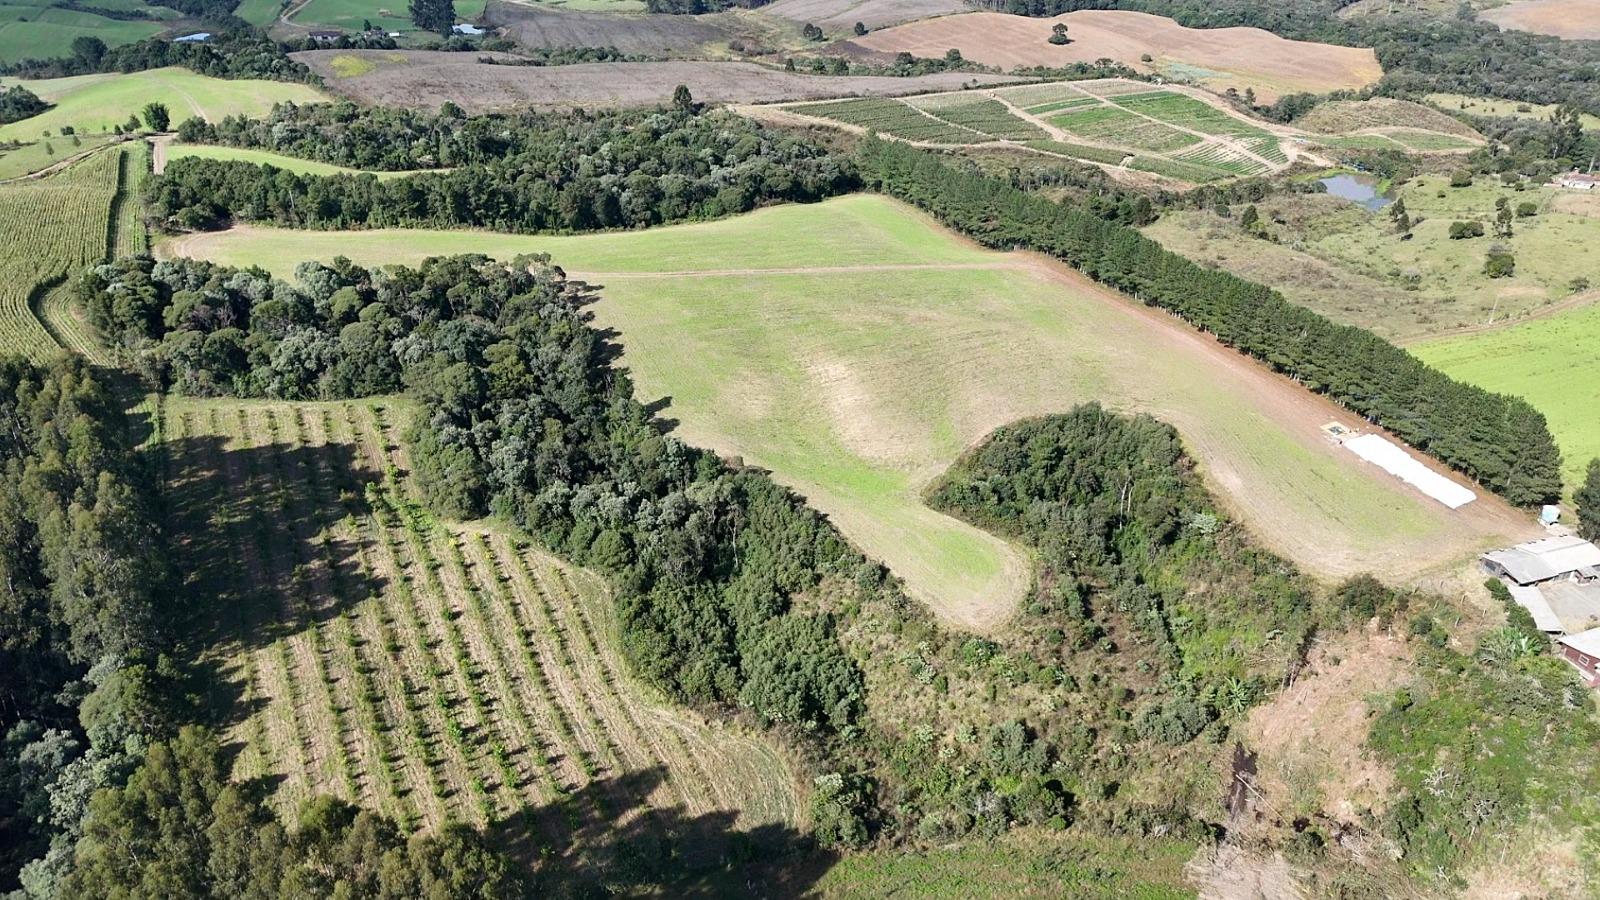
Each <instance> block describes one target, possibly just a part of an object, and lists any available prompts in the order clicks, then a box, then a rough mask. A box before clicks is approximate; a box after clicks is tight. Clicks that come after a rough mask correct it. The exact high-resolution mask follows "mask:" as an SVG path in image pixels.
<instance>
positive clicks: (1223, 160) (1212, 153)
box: [1173, 144, 1267, 175]
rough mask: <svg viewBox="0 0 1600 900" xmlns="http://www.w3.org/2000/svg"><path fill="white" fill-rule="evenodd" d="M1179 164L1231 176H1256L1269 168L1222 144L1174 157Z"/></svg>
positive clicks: (1201, 147) (1203, 146)
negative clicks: (1202, 167) (1208, 169)
mask: <svg viewBox="0 0 1600 900" xmlns="http://www.w3.org/2000/svg"><path fill="white" fill-rule="evenodd" d="M1173 158H1174V160H1176V161H1179V162H1186V163H1190V164H1193V165H1200V166H1205V167H1207V168H1211V169H1216V170H1218V171H1221V172H1224V173H1227V174H1230V175H1255V174H1258V173H1261V172H1264V171H1266V169H1267V167H1266V166H1264V165H1262V164H1261V163H1259V162H1257V161H1256V160H1253V159H1250V158H1249V157H1247V156H1243V155H1241V154H1239V153H1237V152H1236V151H1234V150H1231V149H1229V148H1228V147H1224V146H1222V145H1221V144H1205V145H1202V146H1200V147H1196V148H1195V149H1193V150H1189V151H1186V152H1183V153H1179V154H1177V155H1176V156H1175V157H1173Z"/></svg>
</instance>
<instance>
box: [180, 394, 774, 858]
mask: <svg viewBox="0 0 1600 900" xmlns="http://www.w3.org/2000/svg"><path fill="white" fill-rule="evenodd" d="M163 415H164V419H165V423H166V426H165V427H166V432H165V434H166V441H167V443H166V446H167V450H168V461H169V462H168V472H167V476H168V483H169V485H170V487H171V490H172V497H173V499H174V520H173V522H172V523H171V524H172V528H173V531H174V533H175V534H178V535H180V536H181V539H182V541H183V544H184V547H185V552H186V553H187V554H188V556H189V558H191V559H195V560H199V561H200V568H199V569H198V570H197V571H196V572H195V573H194V574H193V575H192V576H191V579H190V582H189V584H187V585H186V588H187V589H188V591H189V593H190V594H191V595H192V596H196V597H200V598H204V605H203V606H202V607H201V608H200V609H199V610H198V615H197V616H196V619H197V621H200V622H202V623H204V624H203V626H202V628H203V629H205V630H204V640H205V641H206V646H207V647H208V648H209V651H208V653H207V656H208V658H209V659H211V660H212V662H213V663H214V664H215V667H216V670H217V676H218V677H217V678H216V680H215V682H214V688H213V693H214V696H213V698H212V699H213V701H214V706H215V707H216V708H217V709H218V710H220V711H222V714H223V718H224V720H225V721H226V723H227V724H226V727H227V733H228V735H229V736H230V737H231V738H232V740H233V741H234V742H235V744H236V745H237V746H238V747H240V748H241V752H240V755H239V756H238V758H237V760H236V763H235V770H236V771H235V774H236V775H238V776H239V777H241V778H258V777H259V778H265V779H267V780H268V782H269V783H271V784H273V785H274V794H273V800H274V803H275V805H276V806H278V807H279V809H280V811H281V812H283V813H285V814H288V815H291V816H292V815H293V814H294V812H295V811H296V808H297V807H298V805H299V804H300V803H302V802H304V801H305V800H306V799H307V798H309V797H311V796H313V795H315V794H319V793H324V794H333V795H336V796H339V797H343V798H344V799H347V800H351V801H353V802H356V803H359V804H361V805H363V806H366V807H369V808H372V809H377V810H380V811H382V812H384V813H386V814H388V815H390V816H392V817H394V818H395V819H396V820H397V821H399V822H401V823H402V824H403V825H405V826H406V827H408V828H422V829H431V828H437V827H439V826H441V825H443V824H445V823H447V822H452V821H455V822H465V823H469V824H471V825H473V826H475V827H481V828H487V829H489V831H490V833H491V834H493V835H494V836H495V837H496V839H497V841H498V842H499V843H501V844H502V845H504V846H505V847H506V848H507V849H509V850H511V851H512V852H514V853H516V854H517V855H518V856H519V857H520V858H522V859H525V860H528V861H530V862H531V861H533V860H535V859H546V860H554V861H556V862H557V864H569V865H570V866H572V867H573V869H574V870H579V869H582V868H584V867H587V866H593V865H595V864H597V861H598V856H597V855H599V854H604V853H606V852H608V849H607V847H608V845H607V844H606V841H607V836H606V835H604V834H602V832H604V831H605V828H602V827H599V823H616V826H617V827H619V828H623V829H626V828H636V829H638V830H640V831H645V832H654V833H676V834H679V835H682V836H684V839H685V840H687V841H694V840H697V839H699V840H704V841H706V842H707V843H708V845H715V844H717V843H718V842H719V840H726V836H727V834H728V832H730V831H731V830H738V831H746V832H748V831H750V830H751V829H757V828H771V829H776V830H778V831H786V830H787V829H788V828H789V827H790V826H791V825H792V824H793V823H794V822H795V821H796V820H797V817H798V812H797V801H796V791H795V786H794V783H793V779H794V776H793V774H792V771H791V768H790V765H789V763H788V762H787V761H786V760H785V758H784V756H783V755H782V754H781V753H779V752H778V751H777V750H776V749H775V748H774V747H773V746H771V745H769V744H767V743H766V742H764V741H763V740H761V739H758V738H755V737H752V736H748V735H746V734H744V733H742V732H740V731H739V730H737V729H734V728H730V727H726V726H711V725H708V724H707V723H706V722H705V721H704V720H702V719H701V718H699V717H697V716H696V715H694V714H693V713H689V712H685V711H682V710H678V709H673V708H671V707H669V706H667V705H665V704H664V703H662V702H658V701H657V700H655V699H654V698H653V696H652V693H651V692H650V691H649V690H647V689H645V688H642V687H640V686H638V685H637V684H635V683H634V682H633V680H632V679H631V677H630V676H629V675H628V673H627V671H626V670H625V666H624V661H623V660H622V658H621V656H620V654H619V652H618V650H617V649H616V646H615V641H614V640H613V637H612V635H613V633H614V624H613V621H612V618H611V617H612V610H611V603H610V599H609V595H608V593H607V591H606V589H605V587H604V584H603V583H602V582H601V581H600V579H598V578H597V577H595V576H593V575H591V574H589V573H587V572H584V571H581V570H577V569H574V568H572V567H570V566H567V565H565V564H563V563H561V562H559V561H557V560H555V559H553V558H552V557H549V556H547V555H545V554H543V553H540V552H538V551H536V550H533V549H531V548H529V547H527V546H525V545H523V544H521V543H520V542H519V541H517V540H516V539H515V538H513V537H512V536H510V535H508V534H505V533H501V532H499V531H496V530H492V529H486V528H480V527H469V526H461V525H453V524H447V523H443V522H439V521H437V520H435V519H433V517H431V516H430V515H429V514H428V513H427V512H426V511H424V510H423V508H422V507H421V505H420V504H419V503H418V498H417V496H416V491H415V488H414V486H413V485H412V483H411V482H410V481H409V479H408V478H407V477H406V474H405V473H406V465H407V460H406V458H405V454H404V453H403V451H401V449H400V448H399V446H398V440H397V438H396V435H397V434H398V433H399V431H400V430H401V428H402V426H403V424H404V423H403V419H404V415H405V408H404V407H403V406H401V405H398V404H397V403H395V402H393V401H381V400H380V401H367V402H356V403H318V404H291V403H249V404H245V405H242V406H241V405H239V404H238V403H236V402H230V403H221V402H207V401H189V400H172V401H169V402H168V404H167V407H166V409H165V411H164V413H163ZM605 827H607V828H609V827H612V826H611V825H609V824H608V825H606V826H605ZM718 836H721V837H720V838H719V837H718ZM612 837H613V838H614V835H612ZM707 849H708V852H713V853H717V852H722V851H721V848H720V847H718V846H708V848H707ZM600 864H603V863H600Z"/></svg>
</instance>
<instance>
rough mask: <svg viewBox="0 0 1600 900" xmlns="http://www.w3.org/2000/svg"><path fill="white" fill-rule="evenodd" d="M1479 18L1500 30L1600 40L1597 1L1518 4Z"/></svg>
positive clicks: (1522, 0) (1528, 0) (1546, 0)
mask: <svg viewBox="0 0 1600 900" xmlns="http://www.w3.org/2000/svg"><path fill="white" fill-rule="evenodd" d="M1478 18H1480V19H1483V20H1484V21H1486V22H1493V23H1494V24H1496V25H1499V26H1500V27H1501V28H1512V29H1516V30H1517V31H1532V32H1534V33H1535V34H1550V35H1555V36H1556V37H1558V38H1563V39H1565V40H1569V41H1593V40H1600V3H1595V2H1594V0H1517V2H1514V3H1510V4H1507V5H1505V6H1497V7H1495V8H1494V9H1486V10H1484V11H1482V12H1480V13H1478Z"/></svg>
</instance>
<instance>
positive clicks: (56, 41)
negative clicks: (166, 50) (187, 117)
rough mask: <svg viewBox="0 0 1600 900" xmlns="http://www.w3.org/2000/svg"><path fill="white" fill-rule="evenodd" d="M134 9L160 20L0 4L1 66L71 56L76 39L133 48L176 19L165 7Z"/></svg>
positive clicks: (38, 4)
mask: <svg viewBox="0 0 1600 900" xmlns="http://www.w3.org/2000/svg"><path fill="white" fill-rule="evenodd" d="M87 5H89V6H104V7H108V8H117V7H118V5H119V4H118V2H117V0H110V2H107V3H90V4H87ZM135 5H136V7H137V8H139V9H146V10H149V11H150V13H151V14H152V15H154V16H157V17H158V19H157V20H155V21H151V20H122V19H108V18H106V17H105V16H100V15H96V14H94V13H89V12H82V11H80V10H72V9H62V8H60V7H57V6H54V5H52V4H51V3H49V2H45V0H5V2H0V63H8V62H16V61H18V60H23V59H44V58H49V57H56V56H69V55H71V53H72V40H73V38H77V37H85V36H87V37H97V38H99V39H100V40H102V41H105V42H106V45H107V46H110V47H115V46H117V45H119V44H131V43H133V42H134V41H139V40H143V39H144V38H147V37H151V36H153V35H157V34H160V33H161V32H163V31H165V30H166V29H167V27H168V26H167V24H166V23H165V22H163V21H161V20H162V19H168V18H174V17H176V16H177V13H175V12H174V11H172V10H170V9H166V8H164V7H159V6H145V5H144V4H135Z"/></svg>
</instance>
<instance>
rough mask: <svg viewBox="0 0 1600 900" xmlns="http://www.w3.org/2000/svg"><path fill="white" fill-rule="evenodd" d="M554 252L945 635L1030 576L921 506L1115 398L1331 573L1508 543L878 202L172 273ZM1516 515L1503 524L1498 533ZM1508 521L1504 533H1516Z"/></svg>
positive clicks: (715, 421)
mask: <svg viewBox="0 0 1600 900" xmlns="http://www.w3.org/2000/svg"><path fill="white" fill-rule="evenodd" d="M462 251H477V252H483V253H487V254H491V255H494V256H497V257H500V258H509V257H511V256H513V255H515V254H517V253H521V252H529V251H541V252H549V253H551V254H553V256H554V258H555V260H556V261H557V262H558V264H560V265H562V266H563V267H564V268H565V269H566V270H567V271H568V273H569V274H571V275H573V276H574V277H582V278H585V279H588V280H591V281H592V282H594V283H596V284H598V285H600V286H601V288H602V296H603V299H602V301H601V302H600V303H599V304H598V305H597V307H596V316H597V320H598V323H599V324H600V325H602V326H606V327H610V328H614V329H616V330H617V332H618V334H619V335H620V340H621V342H622V344H623V346H624V348H625V355H624V357H623V364H624V365H625V366H627V367H628V368H629V369H630V370H631V371H632V372H633V374H634V377H635V379H636V381H637V383H638V385H639V388H640V391H641V393H642V395H643V396H644V397H646V398H656V397H665V398H667V399H668V400H669V405H668V406H667V407H666V409H665V410H664V412H663V415H665V416H667V417H670V418H672V419H674V420H677V421H678V422H679V426H678V429H679V432H678V433H679V434H680V435H681V436H683V437H684V438H685V439H686V440H688V441H690V442H692V443H696V444H700V445H703V446H709V447H712V448H715V449H717V450H719V451H721V452H724V453H728V454H736V455H739V456H742V457H743V458H744V460H745V461H746V462H748V463H753V464H756V465H761V466H764V467H767V468H769V469H771V470H772V471H773V472H774V473H775V475H776V476H777V477H778V478H779V479H780V480H781V481H783V482H785V483H787V484H789V485H792V486H794V487H795V488H797V489H798V490H800V491H801V492H802V493H804V494H806V495H807V496H808V497H809V498H810V499H811V501H812V502H813V503H815V504H816V505H817V506H818V507H819V508H821V509H822V510H824V511H825V512H827V513H828V514H829V515H830V516H832V517H833V518H834V520H835V521H836V522H838V524H839V525H840V526H841V527H842V528H843V529H844V531H845V532H846V533H847V534H848V535H849V536H850V537H851V538H852V539H853V540H854V541H856V542H857V543H858V544H859V545H860V546H862V547H863V549H865V550H866V551H867V552H868V553H870V554H872V555H874V556H876V557H878V558H880V559H882V560H884V561H885V562H886V563H888V565H889V566H890V567H891V568H892V569H893V570H894V571H895V572H896V573H898V574H899V575H901V576H902V577H904V578H905V579H906V580H907V583H908V585H909V587H910V589H911V590H912V592H913V593H914V594H915V595H916V596H918V597H919V598H921V599H923V600H924V601H926V602H927V603H928V604H929V605H930V606H932V607H933V608H934V609H935V610H936V611H938V612H939V613H940V614H941V615H943V616H944V617H945V618H946V619H947V620H949V621H952V622H955V623H957V624H960V625H963V626H969V627H974V628H983V627H989V626H993V625H995V624H997V623H998V622H999V621H1001V620H1003V619H1004V618H1005V617H1006V616H1007V615H1009V613H1010V612H1011V611H1012V610H1013V609H1014V607H1015V604H1016V602H1017V600H1018V599H1019V597H1020V596H1021V594H1022V593H1023V591H1024V590H1025V589H1026V587H1027V584H1028V579H1029V578H1030V572H1031V567H1030V565H1029V564H1028V560H1027V559H1026V558H1025V556H1024V555H1023V554H1022V552H1021V551H1019V550H1018V549H1016V548H1014V547H1012V546H1010V545H1008V544H1005V543H1003V542H1001V541H999V540H998V539H996V538H995V537H993V536H992V535H989V534H987V533H985V532H982V531H978V530H976V529H973V528H971V527H968V526H966V525H964V524H963V523H960V522H957V521H955V520H953V519H950V518H948V517H945V516H942V515H939V514H936V513H934V512H933V511H932V510H930V509H928V508H927V507H926V506H925V505H924V504H923V503H922V500H921V492H922V490H923V489H924V488H925V487H926V485H927V484H928V483H929V482H930V481H931V480H932V479H933V478H935V477H936V476H938V475H939V474H940V473H941V472H943V471H944V470H945V469H946V468H947V467H948V466H949V464H950V463H951V462H952V461H953V460H954V459H955V458H956V457H957V456H958V455H959V454H960V453H961V452H962V451H963V450H964V449H966V448H967V447H969V446H971V445H973V444H974V443H976V442H977V441H978V440H980V439H981V438H982V437H983V436H984V435H986V434H987V433H988V432H990V431H991V430H993V429H994V428H996V427H998V426H999V425H1002V424H1004V423H1007V422H1011V421H1014V420H1016V419H1019V418H1022V417H1024V416H1030V415H1038V414H1043V413H1047V412H1054V411H1060V410H1065V409H1068V408H1070V407H1071V406H1073V405H1074V404H1077V403H1080V402H1083V401H1088V400H1100V401H1103V402H1105V403H1107V404H1109V405H1111V406H1113V407H1116V408H1120V409H1126V410H1145V411H1149V412H1151V413H1154V414H1156V415H1158V416H1160V417H1162V418H1164V419H1166V420H1168V421H1170V422H1172V423H1173V424H1174V425H1175V426H1177V427H1178V429H1179V430H1180V431H1181V432H1182V433H1183V435H1184V438H1185V440H1186V442H1187V444H1188V446H1189V447H1190V449H1191V450H1192V451H1193V452H1194V453H1195V454H1196V456H1197V457H1198V459H1199V460H1200V461H1201V462H1202V464H1203V466H1204V469H1205V472H1206V475H1207V476H1208V478H1209V481H1210V483H1211V484H1212V486H1213V487H1214V488H1216V489H1218V490H1219V491H1220V492H1221V494H1222V496H1223V497H1224V498H1225V499H1226V502H1227V503H1228V505H1229V507H1230V508H1231V509H1232V510H1233V511H1235V512H1236V513H1237V514H1239V515H1240V516H1242V518H1243V519H1244V520H1245V521H1246V522H1247V523H1248V524H1249V525H1250V526H1251V527H1252V529H1253V530H1254V531H1255V532H1256V533H1257V534H1258V535H1260V536H1261V538H1262V539H1263V540H1265V541H1266V542H1267V543H1268V544H1270V545H1272V546H1274V547H1277V548H1279V549H1281V550H1283V551H1284V552H1286V553H1288V554H1289V555H1290V556H1291V557H1293V558H1295V559H1297V560H1299V561H1300V562H1301V563H1303V564H1304V565H1306V566H1308V567H1309V568H1310V569H1312V570H1313V571H1316V572H1319V573H1322V574H1326V575H1343V574H1349V573H1352V572H1356V571H1366V570H1376V571H1380V572H1385V573H1390V574H1395V575H1396V576H1399V577H1407V578H1415V577H1417V575H1418V573H1419V571H1422V570H1425V569H1429V568H1430V567H1444V568H1450V567H1452V566H1453V564H1454V563H1456V562H1457V561H1459V560H1460V559H1461V558H1462V557H1464V556H1465V555H1467V554H1470V553H1471V552H1473V551H1475V550H1477V549H1479V548H1480V547H1482V546H1484V545H1486V544H1490V543H1494V542H1496V541H1499V540H1503V539H1504V537H1505V534H1506V532H1507V531H1508V530H1515V529H1516V528H1517V527H1519V524H1518V523H1520V521H1521V520H1520V519H1517V518H1516V517H1515V516H1512V515H1511V514H1510V513H1509V512H1504V511H1503V507H1499V506H1497V505H1496V504H1495V503H1494V502H1493V501H1485V502H1483V503H1479V504H1473V505H1472V506H1469V507H1467V508H1466V509H1464V510H1462V511H1460V512H1456V513H1451V512H1449V511H1447V510H1446V509H1444V507H1442V506H1439V505H1437V504H1434V503H1432V501H1429V500H1427V499H1426V498H1424V497H1422V496H1421V495H1420V494H1417V493H1415V492H1413V491H1411V490H1410V489H1409V488H1406V487H1404V486H1403V485H1401V484H1400V483H1399V482H1397V481H1395V480H1393V479H1390V478H1389V477H1388V476H1385V475H1382V474H1381V473H1379V472H1377V471H1376V470H1373V469H1370V468H1367V467H1364V466H1363V464H1361V463H1359V461H1357V460H1356V458H1355V457H1354V456H1353V455H1352V454H1349V453H1346V452H1344V451H1341V450H1339V449H1337V448H1335V447H1333V446H1332V445H1331V444H1329V443H1328V442H1327V441H1325V440H1324V439H1323V437H1322V436H1321V434H1320V432H1319V430H1318V429H1319V428H1320V426H1321V425H1323V424H1324V423H1325V422H1327V421H1329V420H1330V419H1341V420H1343V421H1345V422H1346V423H1347V424H1349V425H1352V426H1353V425H1356V424H1357V422H1355V421H1354V419H1353V417H1350V416H1348V415H1343V414H1342V413H1340V412H1339V411H1338V410H1336V409H1335V408H1333V407H1332V406H1331V405H1329V404H1327V403H1325V402H1323V401H1321V400H1320V399H1318V398H1316V397H1314V396H1312V395H1310V394H1308V393H1306V392H1304V391H1301V390H1299V389H1298V388H1296V387H1294V386H1293V385H1292V384H1291V383H1289V382H1288V381H1286V380H1284V379H1280V378H1277V377H1275V376H1272V375H1270V374H1268V373H1266V372H1265V371H1264V370H1262V369H1261V368H1260V367H1258V366H1256V365H1254V364H1253V363H1250V362H1248V361H1247V360H1244V359H1243V358H1242V357H1240V356H1238V355H1237V354H1235V353H1233V352H1232V351H1229V350H1226V349H1223V348H1221V347H1219V346H1218V345H1216V344H1215V343H1214V342H1212V341H1211V340H1209V339H1207V338H1204V337H1202V336H1200V335H1198V334H1196V333H1194V332H1192V331H1191V330H1189V329H1188V328H1187V327H1184V326H1182V325H1181V324H1179V323H1177V322H1176V321H1175V320H1173V319H1171V318H1169V317H1166V316H1162V315H1159V314H1157V313H1154V312H1151V311H1148V310H1145V309H1143V308H1142V307H1138V306H1135V305H1134V304H1132V303H1131V302H1129V301H1127V300H1126V299H1124V298H1121V297H1119V296H1117V295H1114V294H1110V293H1109V292H1105V291H1103V290H1102V289H1100V288H1099V287H1097V286H1095V285H1093V284H1092V283H1089V282H1087V281H1085V280H1084V279H1082V278H1080V277H1078V276H1076V275H1075V274H1074V273H1071V272H1068V271H1066V270H1064V269H1063V268H1061V267H1059V266H1057V265H1055V264H1053V263H1047V262H1044V261H1042V260H1040V259H1038V258H1036V257H1033V256H1029V255H1022V254H998V253H992V252H988V251H985V250H982V249H979V248H975V247H973V246H970V245H968V244H966V243H965V242H963V241H961V240H960V239H959V238H957V237H956V236H954V235H952V234H951V233H949V232H947V231H945V230H943V229H941V228H939V227H938V226H936V225H935V224H934V223H932V222H931V220H929V219H927V218H925V217H924V216H922V215H921V214H919V213H917V212H915V211H913V210H910V209H909V208H907V207H904V206H901V205H899V204H896V203H894V202H892V201H889V200H887V199H884V198H881V197H876V196H865V195H863V196H853V197H847V198H840V199H836V200H833V201H829V202H827V203H821V204H816V205H810V206H788V207H777V208H772V209H768V210H764V211H761V212H757V213H754V214H751V215H748V216H744V217H741V218H736V219H730V220H724V221H718V222H712V223H704V224H695V225H687V226H678V227H672V228H664V229H658V230H653V231H644V232H631V233H612V234H601V235H592V236H575V237H540V236H513V235H494V234H489V233H482V232H457V233H448V232H442V233H441V232H425V231H416V232H408V231H374V232H346V233H340V234H329V233H325V232H324V233H307V232H292V231H278V230H270V229H250V230H236V231H233V232H226V233H217V234H208V235H197V236H192V237H190V238H188V239H186V240H184V241H181V242H178V243H176V244H169V245H168V246H167V247H166V248H165V250H164V252H167V253H174V252H176V253H184V254H187V255H192V256H198V257H204V258H210V259H215V260H218V261H221V262H226V263H230V264H235V265H252V264H256V265H262V266H265V267H267V268H269V269H271V270H273V271H275V272H277V273H278V274H280V275H282V276H285V277H288V276H289V275H290V273H291V272H292V269H293V267H294V265H295V264H296V263H298V262H299V261H301V260H302V259H307V258H317V259H324V260H326V259H331V258H332V257H334V256H336V255H340V254H342V255H345V256H348V257H350V258H352V259H355V260H357V261H359V262H363V263H367V264H375V263H381V262H411V263H414V262H417V261H419V260H421V259H422V258H424V257H426V256H429V255H434V254H445V253H455V252H462ZM1497 511H1500V512H1497ZM1502 512H1503V514H1501V513H1502Z"/></svg>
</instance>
